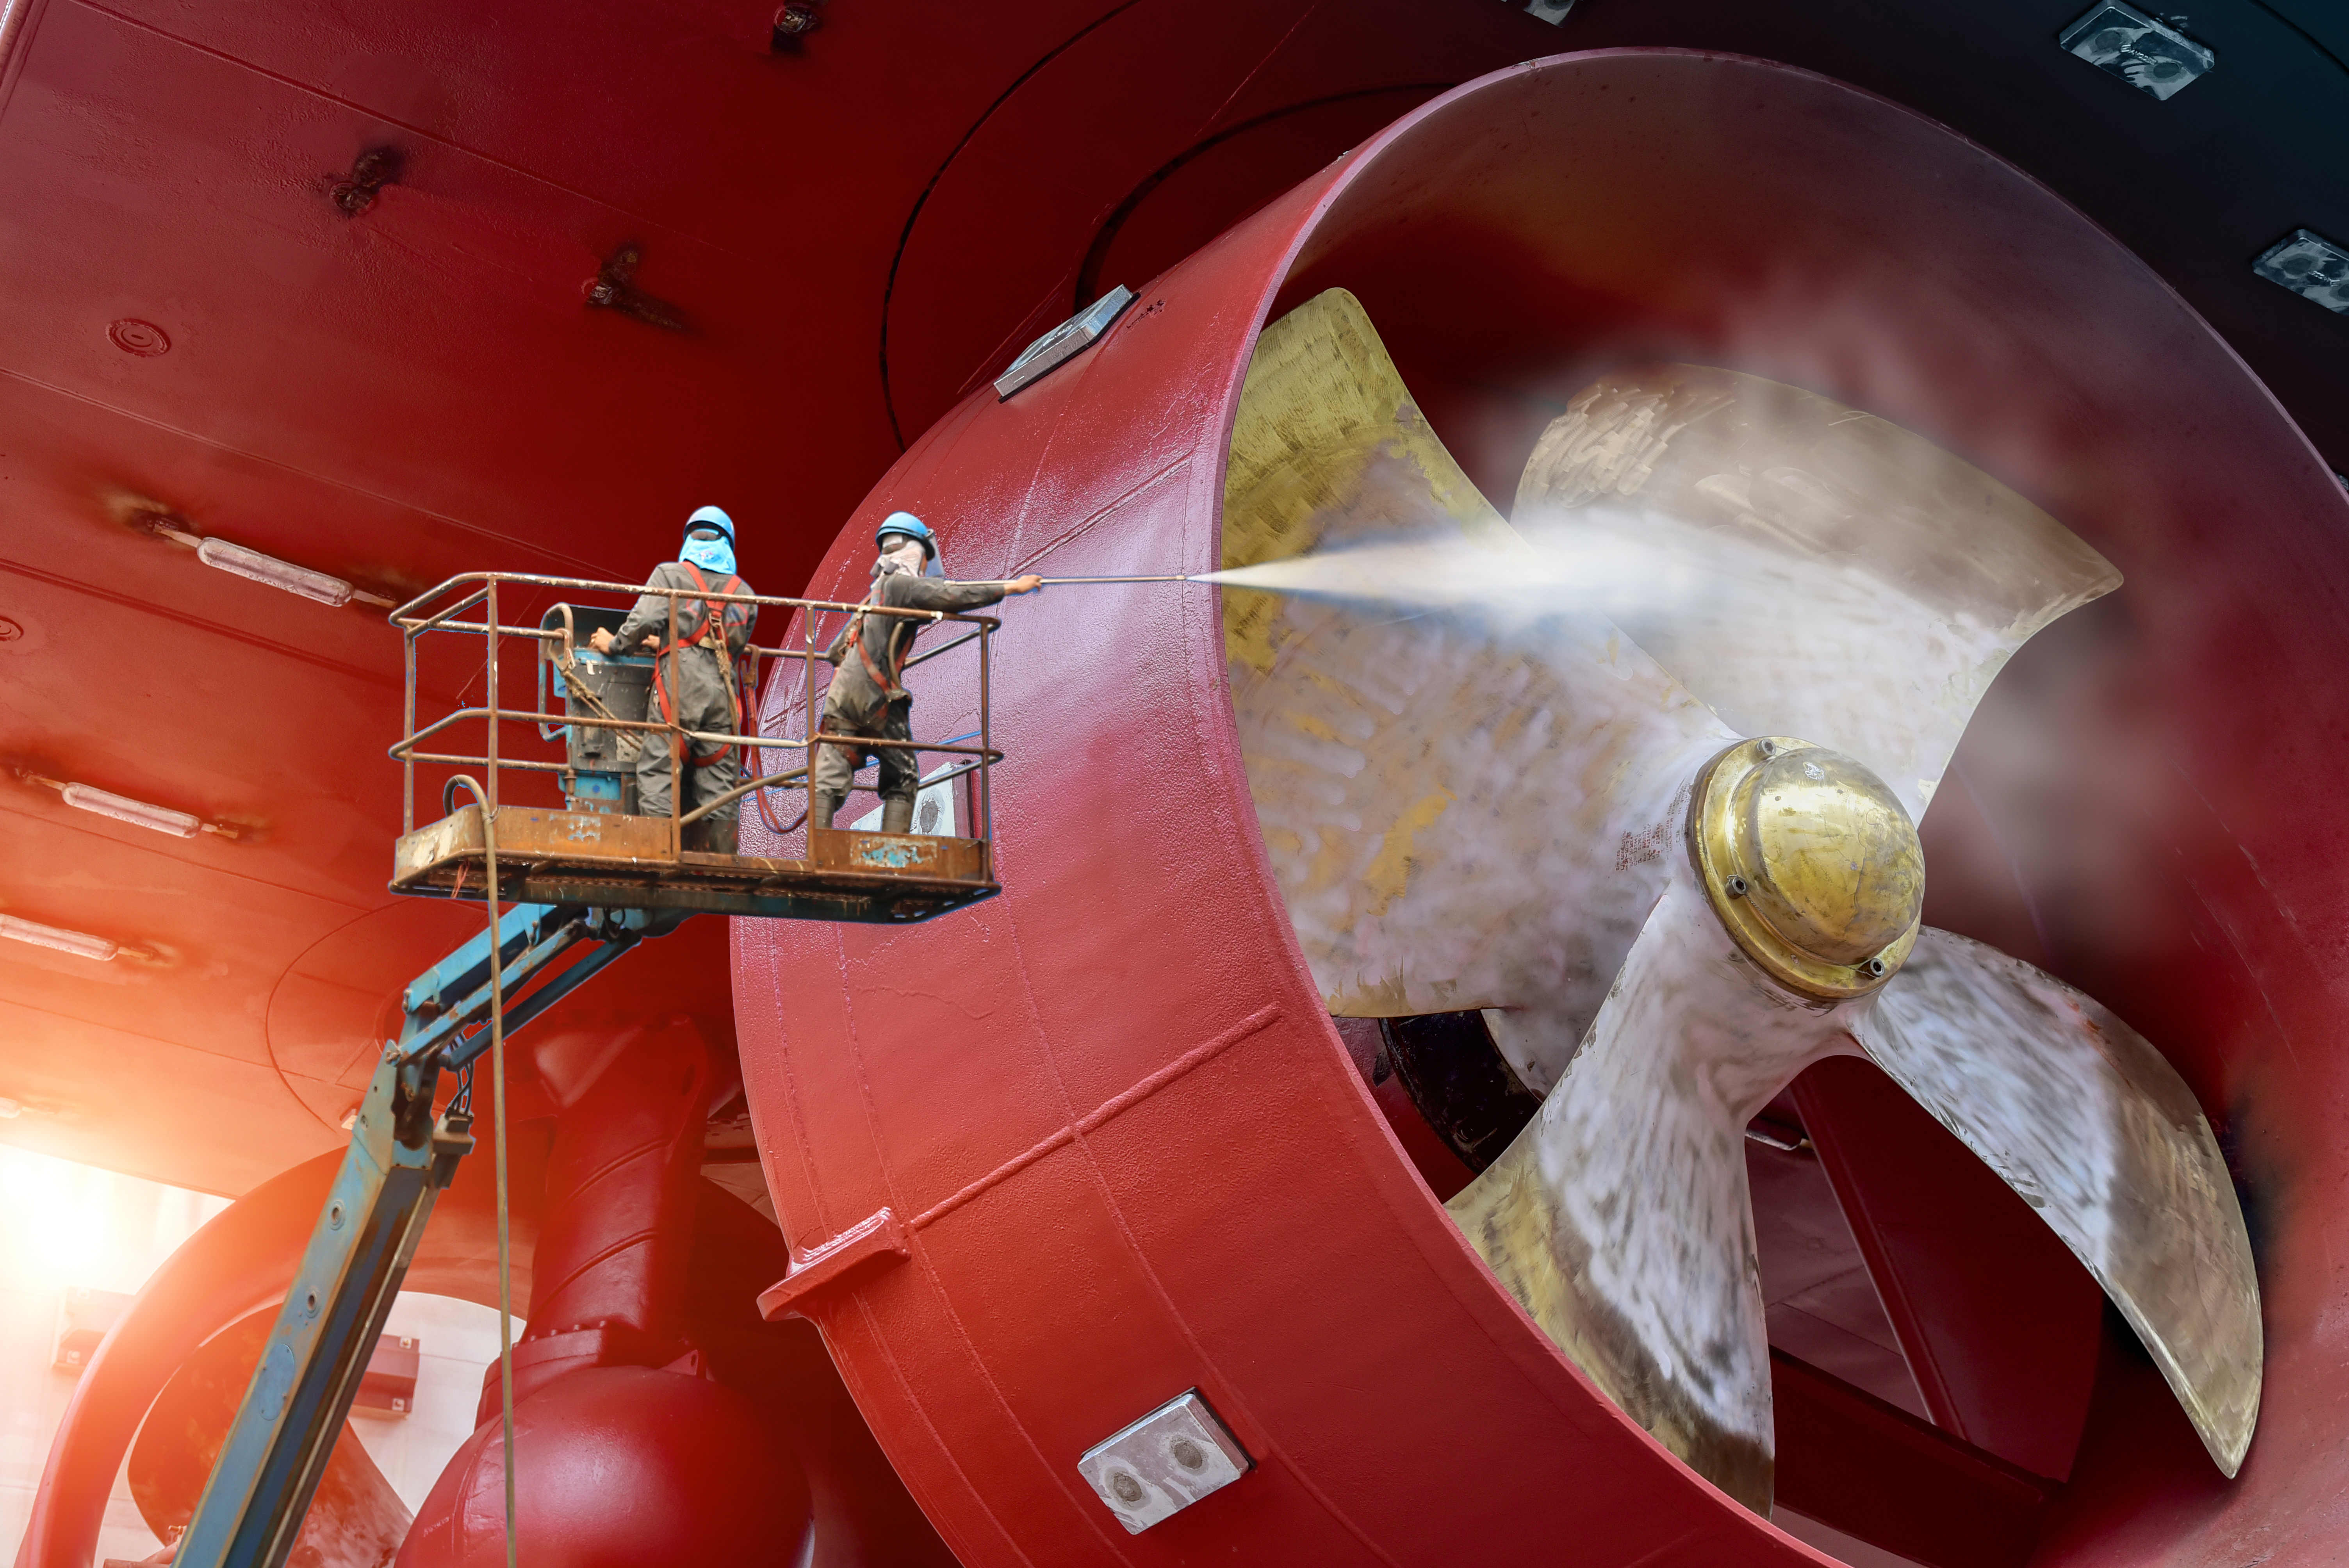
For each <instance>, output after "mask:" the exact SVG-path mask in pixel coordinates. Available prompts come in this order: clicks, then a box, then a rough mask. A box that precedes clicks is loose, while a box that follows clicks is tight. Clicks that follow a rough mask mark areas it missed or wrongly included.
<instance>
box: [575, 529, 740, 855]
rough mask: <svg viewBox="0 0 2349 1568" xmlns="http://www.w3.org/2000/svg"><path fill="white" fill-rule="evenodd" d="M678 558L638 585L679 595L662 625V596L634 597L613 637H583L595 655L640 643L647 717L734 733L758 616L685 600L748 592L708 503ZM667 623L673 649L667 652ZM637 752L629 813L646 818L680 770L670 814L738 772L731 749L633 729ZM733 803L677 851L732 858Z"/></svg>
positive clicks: (660, 809) (664, 802) (665, 600)
mask: <svg viewBox="0 0 2349 1568" xmlns="http://www.w3.org/2000/svg"><path fill="white" fill-rule="evenodd" d="M645 586H646V587H647V588H665V589H675V590H681V591H682V592H681V593H679V596H678V598H677V599H676V600H675V601H674V603H675V604H676V611H675V614H676V620H675V622H674V623H673V624H674V628H675V631H676V634H677V643H676V645H675V646H673V647H672V646H670V645H668V637H669V634H670V631H671V628H672V622H671V621H670V618H669V617H670V614H671V612H670V604H671V600H670V598H669V596H668V595H667V593H646V594H644V595H643V596H642V597H640V598H638V599H637V601H636V607H635V608H634V609H632V610H630V611H629V612H628V618H627V619H626V621H623V622H622V623H620V629H619V631H618V632H617V633H612V632H606V631H605V630H603V629H602V628H600V627H598V628H597V629H596V632H595V635H594V636H593V637H592V638H590V639H589V640H590V641H591V642H592V643H593V644H594V645H595V651H596V652H597V653H599V654H609V655H615V656H617V655H626V654H632V653H635V652H636V650H637V647H638V645H641V644H645V643H650V644H651V645H652V646H653V649H654V651H655V652H656V653H657V655H659V656H658V657H657V660H656V661H655V663H654V665H653V707H652V710H651V711H649V712H647V714H646V715H645V717H647V718H657V719H660V720H663V721H666V722H667V723H670V724H678V725H682V726H684V727H686V728H687V729H689V730H694V731H698V732H699V733H701V734H704V735H740V734H742V733H744V731H743V729H742V717H743V707H744V705H743V703H742V701H741V696H742V694H741V693H740V692H738V691H737V690H736V689H735V682H736V678H737V676H736V665H735V661H736V660H738V659H739V658H740V657H741V655H742V649H743V648H744V646H745V645H748V644H749V642H750V626H751V624H752V623H753V622H755V621H756V620H757V619H758V617H759V607H758V606H757V605H756V604H711V603H707V602H705V601H703V600H701V599H698V598H694V597H691V596H690V595H692V594H693V593H697V592H698V593H750V585H749V584H748V583H744V582H743V581H742V579H740V577H737V576H736V575H734V520H733V519H731V518H730V517H728V516H727V515H726V514H725V513H724V512H722V511H719V510H718V508H716V507H714V506H705V507H702V508H701V509H699V510H698V511H696V512H695V513H694V514H693V515H692V516H691V517H689V518H688V519H687V520H686V524H685V543H684V545H683V546H682V547H681V548H680V549H679V550H678V559H677V560H675V561H665V562H661V564H659V565H658V566H656V567H654V568H653V574H652V577H651V579H650V580H649V581H648V582H647V583H646V584H645ZM639 733H640V734H641V735H642V737H643V740H644V749H643V750H642V751H640V752H638V753H637V755H636V810H637V811H638V812H639V813H640V814H642V815H644V816H647V817H666V816H667V815H668V814H669V810H670V799H669V789H670V785H671V782H672V781H673V780H674V779H675V778H676V776H677V773H678V768H679V766H680V765H682V766H683V769H684V771H685V776H686V784H685V787H684V789H683V790H682V792H681V794H680V796H679V799H680V800H681V801H682V805H681V806H680V807H679V810H684V811H690V810H694V809H695V808H696V807H698V806H700V805H703V804H705V803H706V802H708V801H709V800H712V799H716V798H717V797H718V796H720V795H723V794H724V793H726V791H728V790H729V789H732V788H734V786H735V784H736V782H737V781H738V778H739V775H740V767H739V765H738V763H737V761H736V758H735V748H733V747H730V746H709V745H706V744H701V745H697V744H694V743H692V742H688V741H684V740H681V739H679V738H678V737H675V736H662V735H658V734H656V733H654V732H652V731H649V730H647V731H640V732H639ZM739 805H740V802H738V801H732V800H730V801H728V802H727V803H726V804H725V805H723V806H720V807H719V808H718V809H717V810H714V811H712V812H710V813H709V816H707V817H705V818H703V819H702V820H700V821H698V822H695V823H692V824H690V825H689V826H688V828H687V829H686V831H685V845H684V847H685V848H688V849H700V850H707V851H710V852H713V853H716V854H721V855H730V854H732V853H733V852H734V849H735V844H736V826H735V820H736V811H737V809H738V807H739Z"/></svg>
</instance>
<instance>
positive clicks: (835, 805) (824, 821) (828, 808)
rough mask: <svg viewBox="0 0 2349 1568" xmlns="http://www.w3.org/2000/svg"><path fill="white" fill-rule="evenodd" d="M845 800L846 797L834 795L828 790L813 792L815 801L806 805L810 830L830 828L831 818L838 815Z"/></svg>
mask: <svg viewBox="0 0 2349 1568" xmlns="http://www.w3.org/2000/svg"><path fill="white" fill-rule="evenodd" d="M847 799H848V797H847V796H845V795H834V794H833V793H832V792H831V791H830V790H828V789H819V790H817V791H816V792H815V799H813V800H812V801H811V802H809V805H808V826H809V827H811V828H829V827H831V826H832V820H833V817H835V816H837V815H838V814H839V812H840V808H841V806H842V804H843V802H845V801H846V800H847Z"/></svg>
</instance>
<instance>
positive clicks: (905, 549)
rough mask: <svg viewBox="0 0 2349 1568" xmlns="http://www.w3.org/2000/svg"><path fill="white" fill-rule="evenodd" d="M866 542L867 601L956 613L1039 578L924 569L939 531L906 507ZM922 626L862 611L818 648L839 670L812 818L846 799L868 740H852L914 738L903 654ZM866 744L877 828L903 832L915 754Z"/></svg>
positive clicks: (828, 821)
mask: <svg viewBox="0 0 2349 1568" xmlns="http://www.w3.org/2000/svg"><path fill="white" fill-rule="evenodd" d="M873 542H874V547H875V548H876V549H877V550H878V551H879V552H880V554H879V556H878V557H877V558H876V559H875V560H874V562H873V588H872V591H871V592H870V593H868V594H867V595H866V596H865V603H866V604H867V605H868V606H877V607H880V608H885V609H890V610H927V611H929V612H931V613H932V614H953V613H956V612H959V611H965V610H981V609H985V608H986V607H987V606H988V605H989V604H995V603H1001V602H1002V600H1003V599H1004V598H1005V597H1006V596H1007V595H1009V594H1014V593H1034V592H1035V591H1036V590H1037V589H1038V588H1040V587H1042V586H1043V584H1044V580H1043V579H1042V578H1041V577H1039V576H1036V575H1035V574H1034V573H1030V574H1028V575H1027V576H1024V577H1015V578H1013V579H1012V580H1011V581H1009V582H1008V583H955V582H949V581H947V580H946V579H943V578H937V577H929V576H925V575H924V573H925V572H926V570H927V569H928V567H929V565H930V563H931V562H934V561H936V559H937V553H938V545H937V539H936V535H934V534H933V533H931V531H930V528H929V525H928V524H927V523H926V522H924V521H922V520H921V519H920V518H918V517H916V516H915V515H914V514H913V513H912V512H910V511H893V512H891V513H890V514H889V515H888V516H887V517H885V518H884V519H882V520H881V526H880V528H879V530H878V531H875V533H874V538H873ZM920 629H921V627H920V623H918V622H916V621H914V620H912V619H909V618H908V617H905V616H903V615H868V614H864V612H863V611H862V610H860V611H858V612H857V613H856V614H852V615H851V616H850V617H849V620H848V624H847V626H846V627H845V628H844V629H843V631H842V632H841V634H840V636H839V637H838V638H837V639H836V640H835V641H834V642H833V645H832V646H831V648H830V649H829V650H828V651H827V652H826V653H825V655H824V656H825V657H826V658H828V659H829V660H831V661H832V663H833V665H834V666H835V667H837V669H838V670H839V672H840V673H839V674H837V675H835V676H833V677H832V686H831V689H830V690H828V691H827V692H826V693H825V694H824V699H823V731H822V733H821V734H820V736H819V737H818V739H817V742H816V755H815V758H814V768H815V781H814V782H815V791H814V799H813V801H812V804H811V807H810V816H809V826H810V827H812V828H829V827H831V826H832V821H833V817H834V816H836V815H837V814H838V813H839V810H840V808H841V806H842V804H843V802H844V801H846V800H847V799H848V789H849V783H850V780H851V779H854V777H855V773H856V769H857V764H858V762H859V761H860V760H861V758H863V756H864V752H865V750H866V749H867V748H864V747H863V746H860V745H858V744H856V742H857V741H858V740H901V741H910V740H912V739H913V738H914V737H913V717H912V710H913V706H914V698H913V696H912V694H911V693H909V692H907V691H906V690H905V678H904V677H905V658H906V655H908V654H909V653H910V652H912V650H913V645H914V637H915V635H916V633H917V632H919V630H920ZM872 749H873V750H874V751H875V752H876V753H877V755H878V756H879V758H880V759H881V780H880V794H881V830H882V831H883V832H885V833H903V832H907V831H910V830H912V828H913V825H914V797H915V795H916V793H918V792H919V790H920V789H921V784H922V779H921V766H920V764H919V763H918V762H917V761H916V759H915V758H916V753H915V752H913V751H911V750H906V749H902V748H896V747H878V748H872Z"/></svg>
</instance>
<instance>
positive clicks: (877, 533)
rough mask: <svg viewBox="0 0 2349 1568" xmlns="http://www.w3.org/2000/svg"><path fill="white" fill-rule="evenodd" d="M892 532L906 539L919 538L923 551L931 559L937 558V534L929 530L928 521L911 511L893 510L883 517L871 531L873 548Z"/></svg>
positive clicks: (878, 545)
mask: <svg viewBox="0 0 2349 1568" xmlns="http://www.w3.org/2000/svg"><path fill="white" fill-rule="evenodd" d="M893 533H897V534H903V535H904V536H905V538H907V539H918V540H920V541H921V542H922V550H923V552H924V553H925V554H926V556H927V557H928V558H929V559H930V560H932V561H936V559H937V558H938V536H937V535H936V534H935V533H932V532H931V531H930V525H929V524H928V523H926V522H924V521H922V520H921V519H920V518H918V517H916V516H915V515H914V514H913V513H912V512H910V511H893V512H891V513H890V514H889V515H888V516H886V517H885V518H883V519H882V520H881V526H880V527H878V528H876V529H874V531H873V545H874V549H876V550H877V549H879V548H880V546H881V542H882V541H883V540H885V539H886V538H888V537H889V536H890V535H891V534H893Z"/></svg>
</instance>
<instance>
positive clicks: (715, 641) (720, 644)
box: [653, 561, 750, 768]
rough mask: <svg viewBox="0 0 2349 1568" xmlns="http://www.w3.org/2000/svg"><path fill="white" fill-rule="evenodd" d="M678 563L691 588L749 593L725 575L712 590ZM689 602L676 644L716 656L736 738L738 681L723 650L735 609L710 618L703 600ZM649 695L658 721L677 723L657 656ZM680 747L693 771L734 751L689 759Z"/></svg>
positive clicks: (695, 571) (689, 565) (676, 743)
mask: <svg viewBox="0 0 2349 1568" xmlns="http://www.w3.org/2000/svg"><path fill="white" fill-rule="evenodd" d="M678 565H679V566H682V567H684V568H685V569H686V571H688V573H692V575H693V585H694V586H695V587H696V588H698V589H700V590H701V591H702V592H703V593H749V592H750V588H749V586H748V585H747V584H745V583H743V581H742V579H740V577H736V576H732V575H729V576H728V577H727V579H726V581H725V582H724V583H720V584H719V585H718V586H717V587H715V588H712V587H711V586H710V585H709V579H708V578H706V577H704V576H703V575H702V574H701V569H700V568H699V567H698V566H696V565H695V564H694V563H693V562H690V561H680V562H678ZM691 603H692V605H693V624H692V627H691V629H690V630H683V631H679V632H678V634H677V636H678V646H679V647H680V648H691V647H703V648H708V649H709V651H710V652H711V653H714V654H716V655H718V667H719V670H720V671H722V672H723V673H724V675H725V677H726V706H727V711H728V714H729V716H730V717H729V722H730V724H731V725H732V727H733V733H734V734H736V735H740V734H741V733H742V689H741V682H740V678H739V677H738V676H737V675H736V674H735V670H734V660H733V659H732V657H731V656H730V655H729V654H728V652H727V647H726V616H727V614H728V613H729V612H730V611H732V610H733V609H735V608H736V606H734V605H731V604H729V605H727V606H726V607H725V608H724V609H721V610H719V612H718V613H717V614H714V615H713V614H711V613H710V605H709V601H708V600H707V599H695V600H693V601H691ZM745 619H746V620H747V619H748V617H747V616H746V617H745ZM653 695H654V696H656V697H657V698H658V699H659V702H660V714H661V721H662V722H663V723H665V724H675V723H676V722H677V708H676V705H675V704H673V703H672V702H670V700H669V695H668V687H667V686H666V685H664V684H663V683H662V681H661V663H660V659H659V658H658V657H657V656H656V657H655V658H654V660H653ZM669 745H670V746H671V747H673V748H675V747H681V746H683V742H682V741H681V740H680V739H679V738H677V737H675V736H671V737H670V738H669ZM683 748H684V750H685V753H686V755H687V756H688V757H692V758H693V765H694V766H695V767H696V768H708V767H711V766H713V765H714V764H716V763H717V762H718V761H719V759H720V758H724V757H725V755H726V754H727V753H728V752H730V751H731V750H733V749H734V748H733V747H731V746H721V747H719V748H718V749H717V750H715V751H713V752H711V753H710V754H709V756H707V757H696V756H693V748H691V747H689V746H688V747H683Z"/></svg>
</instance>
